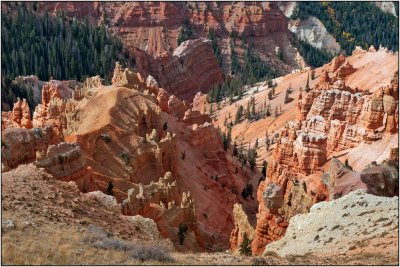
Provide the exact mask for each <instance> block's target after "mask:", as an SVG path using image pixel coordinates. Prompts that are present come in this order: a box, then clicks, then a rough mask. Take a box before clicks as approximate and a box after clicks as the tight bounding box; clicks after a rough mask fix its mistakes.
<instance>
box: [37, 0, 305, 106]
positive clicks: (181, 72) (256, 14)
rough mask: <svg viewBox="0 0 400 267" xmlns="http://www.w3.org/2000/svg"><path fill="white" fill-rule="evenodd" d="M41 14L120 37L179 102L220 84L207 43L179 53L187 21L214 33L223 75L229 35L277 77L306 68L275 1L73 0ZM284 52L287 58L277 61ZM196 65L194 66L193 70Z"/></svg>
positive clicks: (43, 6)
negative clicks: (100, 27)
mask: <svg viewBox="0 0 400 267" xmlns="http://www.w3.org/2000/svg"><path fill="white" fill-rule="evenodd" d="M38 11H39V12H41V13H44V12H49V13H50V14H56V13H57V12H60V11H63V12H64V14H65V15H67V16H70V17H77V18H78V19H81V20H83V19H87V20H88V21H89V22H90V23H93V24H96V25H101V24H103V25H106V27H107V28H108V29H109V30H110V31H111V32H113V33H114V34H115V35H116V36H118V37H119V38H120V39H121V40H122V42H123V43H124V44H125V45H126V46H127V47H128V49H129V50H130V52H131V54H132V55H134V56H135V59H136V62H137V63H138V66H139V68H140V72H141V73H142V74H144V76H147V75H148V74H151V75H152V76H153V77H155V78H156V80H157V81H158V82H159V84H160V86H161V87H163V88H164V89H166V90H168V91H169V92H170V93H172V94H174V95H176V96H178V97H179V98H181V99H186V100H188V101H191V100H192V98H193V95H194V94H195V93H196V92H197V91H203V92H207V91H208V90H209V89H210V88H212V86H213V85H215V84H217V83H219V82H220V81H221V68H220V66H219V65H218V64H216V57H215V56H214V55H213V51H212V49H211V50H210V49H209V45H205V44H199V43H198V42H199V41H196V42H197V43H196V42H195V43H189V46H191V47H193V49H187V52H185V53H186V54H188V55H186V56H183V55H182V56H179V55H176V53H177V51H180V49H178V42H177V40H178V37H179V33H180V31H181V28H182V27H183V25H185V24H187V23H189V24H190V25H191V26H190V27H191V30H192V31H193V33H194V35H195V38H200V39H201V38H207V36H208V33H209V31H210V29H213V30H215V33H216V34H217V42H218V45H219V47H220V51H221V57H222V66H221V67H222V72H223V73H225V74H229V73H230V70H231V54H232V50H231V45H230V40H231V39H232V38H230V36H231V35H235V34H237V36H243V38H245V39H246V42H247V43H248V44H251V45H252V47H253V52H254V54H259V55H260V58H261V59H262V60H263V61H265V62H267V63H268V64H269V65H270V66H271V68H273V69H275V70H276V71H277V73H278V74H284V73H288V72H290V71H291V70H293V69H296V68H302V67H304V66H305V63H304V60H303V59H302V57H301V55H300V54H299V53H298V51H297V49H296V48H295V47H294V46H293V45H292V43H291V36H290V33H289V31H288V19H287V18H286V17H285V15H284V14H283V12H282V11H281V10H280V9H279V7H278V5H277V4H276V3H273V2H272V3H261V2H244V3H243V2H165V3H164V2H159V3H158V2H148V3H146V2H127V3H122V2H121V3H117V2H114V3H112V2H93V3H84V4H83V5H82V6H81V5H78V4H77V3H73V2H53V3H39V5H38ZM234 44H235V47H236V48H235V51H236V53H237V54H238V57H239V59H240V60H241V63H243V62H242V58H243V57H244V53H245V52H246V49H243V48H242V47H241V44H240V40H239V38H236V41H234ZM277 50H279V51H281V53H282V57H283V60H282V59H280V58H279V57H278V54H277V52H276V51H277ZM194 66H196V67H194Z"/></svg>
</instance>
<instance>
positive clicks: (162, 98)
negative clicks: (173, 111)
mask: <svg viewBox="0 0 400 267" xmlns="http://www.w3.org/2000/svg"><path fill="white" fill-rule="evenodd" d="M168 100H169V94H168V93H167V91H165V90H164V89H162V88H160V89H159V90H158V94H157V101H158V105H159V106H160V108H161V111H163V112H167V113H168V112H169V108H168Z"/></svg>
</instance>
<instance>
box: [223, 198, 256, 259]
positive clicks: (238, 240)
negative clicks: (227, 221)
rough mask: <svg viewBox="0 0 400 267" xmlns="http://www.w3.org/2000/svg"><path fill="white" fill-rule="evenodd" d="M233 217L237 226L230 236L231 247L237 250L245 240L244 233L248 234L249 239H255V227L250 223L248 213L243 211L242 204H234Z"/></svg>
mask: <svg viewBox="0 0 400 267" xmlns="http://www.w3.org/2000/svg"><path fill="white" fill-rule="evenodd" d="M233 218H234V222H235V228H234V229H233V230H232V232H231V236H230V238H229V244H230V249H231V250H232V251H233V252H235V251H236V250H237V249H238V248H239V247H240V244H242V242H243V236H244V234H246V235H247V237H248V238H249V240H253V239H254V233H255V232H254V228H253V227H252V226H251V224H250V223H249V220H248V217H247V214H246V213H245V212H244V211H243V206H242V205H241V204H235V205H233Z"/></svg>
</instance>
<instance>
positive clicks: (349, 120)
mask: <svg viewBox="0 0 400 267" xmlns="http://www.w3.org/2000/svg"><path fill="white" fill-rule="evenodd" d="M360 52H362V51H360ZM364 53H365V51H364V52H362V53H359V52H356V53H355V54H356V55H358V54H360V55H363V54H364ZM357 71H358V69H357V68H356V67H354V66H353V65H352V64H351V63H350V62H349V61H348V60H347V59H346V58H345V57H344V56H338V57H335V58H334V59H333V60H332V62H331V63H330V64H327V65H325V66H324V69H323V70H322V71H321V75H320V77H319V81H318V82H317V83H315V84H314V86H313V87H312V88H311V91H309V92H304V91H300V94H299V96H298V99H297V104H296V113H297V114H296V120H295V121H290V122H288V123H287V124H286V126H285V127H284V128H283V129H282V130H281V131H280V132H279V137H278V139H277V141H276V145H275V147H274V149H273V152H272V157H270V158H269V161H268V168H267V178H266V180H265V181H262V182H261V183H260V186H259V188H258V192H257V197H258V201H259V210H258V214H257V226H256V229H255V237H254V240H253V242H252V250H253V253H255V254H259V253H261V252H262V251H263V249H264V248H265V245H266V244H268V243H270V242H272V241H273V240H277V239H280V238H281V237H282V236H283V235H284V233H285V231H286V227H287V223H288V222H289V220H290V218H292V217H293V216H294V215H296V214H301V213H307V212H308V211H309V209H310V207H311V206H312V205H313V204H314V203H316V202H320V201H324V200H330V199H333V198H338V197H341V196H343V195H346V194H348V193H349V192H351V191H354V190H356V189H358V188H362V189H365V190H367V191H368V192H369V193H371V194H376V195H384V196H393V195H395V194H397V192H398V186H397V182H396V181H397V180H398V173H397V171H395V168H396V167H395V165H393V164H392V165H391V163H390V162H392V161H390V160H389V163H383V164H382V165H377V164H376V163H372V164H371V165H368V166H366V167H365V168H364V170H362V171H361V172H356V171H352V170H350V168H351V167H349V166H346V167H345V166H343V164H342V163H340V162H339V161H338V160H336V159H332V160H331V161H330V167H329V166H328V164H329V161H328V158H329V157H331V156H332V155H335V153H338V152H340V151H344V150H348V149H352V148H355V147H357V146H359V145H360V144H361V143H364V144H372V143H374V142H376V141H378V140H381V139H382V138H384V137H385V138H387V137H389V136H391V135H392V134H393V133H397V132H398V127H397V126H395V123H394V122H396V121H398V118H397V115H396V114H395V113H397V112H394V111H396V110H397V109H398V100H395V99H397V98H396V97H398V82H397V81H398V72H397V71H395V72H394V73H393V75H392V79H391V81H390V83H389V84H387V85H384V86H379V87H378V88H377V89H376V90H374V92H373V93H369V92H368V91H366V90H363V88H357V87H351V86H348V85H346V82H345V81H347V80H348V79H347V77H349V76H351V75H352V74H353V73H355V72H357ZM385 106H386V108H385ZM324 173H325V174H324ZM372 177H375V178H372ZM372 180H374V181H375V182H374V183H373V182H372Z"/></svg>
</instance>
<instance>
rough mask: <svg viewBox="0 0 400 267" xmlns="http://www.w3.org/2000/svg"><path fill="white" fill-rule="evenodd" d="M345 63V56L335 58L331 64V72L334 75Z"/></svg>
mask: <svg viewBox="0 0 400 267" xmlns="http://www.w3.org/2000/svg"><path fill="white" fill-rule="evenodd" d="M345 61H346V57H345V56H344V55H339V56H336V57H334V58H333V59H332V61H331V63H330V71H331V72H332V73H333V72H335V71H336V70H337V69H339V67H340V66H342V65H343V63H344V62H345Z"/></svg>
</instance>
